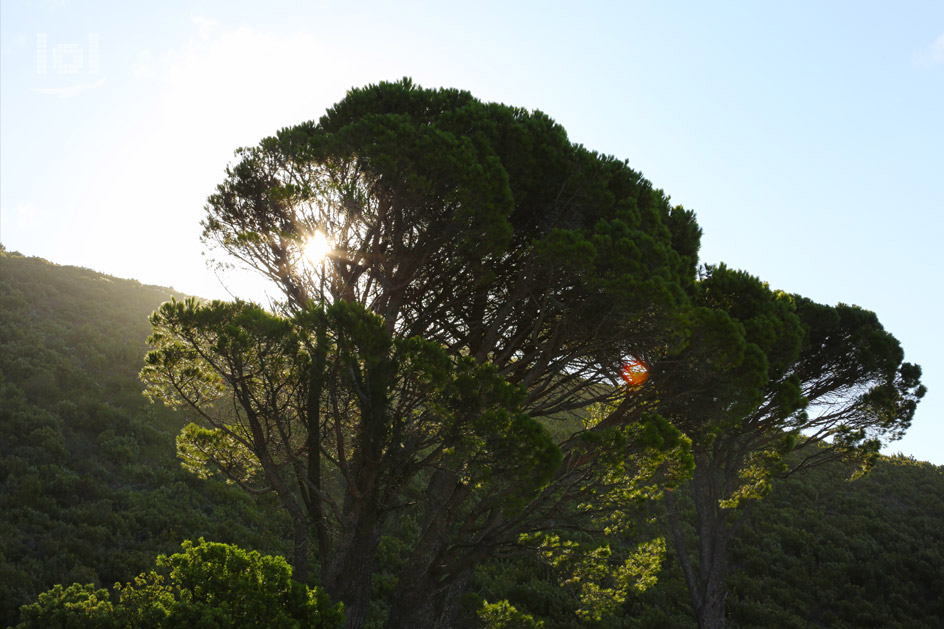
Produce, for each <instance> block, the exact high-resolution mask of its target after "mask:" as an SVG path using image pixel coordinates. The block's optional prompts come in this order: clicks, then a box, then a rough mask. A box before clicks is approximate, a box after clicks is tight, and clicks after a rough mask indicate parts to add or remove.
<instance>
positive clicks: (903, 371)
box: [637, 265, 924, 628]
mask: <svg viewBox="0 0 944 629" xmlns="http://www.w3.org/2000/svg"><path fill="white" fill-rule="evenodd" d="M692 301H693V305H694V306H695V310H694V313H693V323H692V325H691V326H690V328H689V334H690V337H689V339H688V341H687V344H686V345H685V348H684V349H683V350H682V351H680V352H678V353H675V354H673V355H670V356H667V357H666V358H665V359H664V360H661V361H657V362H655V364H654V365H653V374H654V375H653V380H654V386H653V387H652V388H651V389H650V390H649V391H648V392H647V394H648V395H649V396H650V397H649V401H647V400H645V399H643V398H641V397H640V398H639V399H638V400H637V401H638V403H640V404H646V403H651V400H652V399H655V398H658V404H659V410H660V413H662V414H663V415H665V416H666V417H667V418H668V419H670V420H671V421H672V422H673V423H675V425H677V426H678V427H679V428H680V429H681V430H682V431H684V432H685V434H686V435H688V436H689V437H690V438H691V439H692V453H693V456H694V459H695V469H694V474H693V477H692V480H691V484H692V497H693V499H694V502H695V512H696V537H697V541H698V550H697V553H696V554H695V557H694V560H693V557H692V556H691V551H690V550H689V549H688V544H687V543H686V540H685V535H684V531H683V529H682V525H681V521H680V518H679V513H678V505H677V504H675V501H674V500H669V521H670V526H669V528H670V531H671V534H672V538H673V541H674V543H675V546H676V550H677V553H678V556H679V560H680V563H681V565H682V569H683V572H684V573H685V577H686V581H687V583H688V587H689V593H690V596H691V600H692V607H693V609H694V610H695V614H696V617H697V620H698V625H699V627H706V628H714V627H723V626H724V597H725V589H724V578H725V573H726V559H727V543H728V541H729V540H730V538H731V536H732V535H733V533H734V532H735V530H736V528H737V525H738V524H742V523H743V522H745V521H746V513H744V512H745V511H748V510H749V509H750V506H751V505H752V504H753V501H755V500H756V499H759V498H762V497H763V496H764V495H765V494H766V493H767V492H768V491H769V490H770V483H771V481H772V480H773V479H775V478H778V477H784V476H788V475H790V474H793V473H796V472H798V471H801V470H804V469H807V468H810V467H814V466H817V465H822V464H824V463H826V462H829V461H833V460H839V459H841V460H847V461H851V460H854V461H857V462H858V464H859V465H860V469H861V471H865V470H867V469H868V468H869V467H870V466H871V465H872V463H873V462H874V460H875V458H876V456H877V454H878V450H879V447H880V445H881V442H882V440H893V439H896V438H899V437H900V436H901V435H902V434H903V433H904V431H905V429H906V428H907V427H908V425H909V424H910V422H911V419H912V416H913V415H914V411H915V407H916V405H917V402H918V400H920V398H921V397H922V396H923V395H924V387H923V386H922V385H921V384H920V375H921V370H920V368H919V367H917V366H915V365H910V364H908V363H903V362H902V359H903V352H902V350H901V347H900V346H899V344H898V341H897V340H895V338H894V337H893V336H892V335H891V334H889V333H888V332H886V331H885V330H884V329H883V328H882V326H881V324H880V323H879V321H878V318H877V317H876V316H875V314H873V313H871V312H868V311H865V310H862V309H860V308H856V307H853V306H845V305H839V306H836V307H829V306H823V305H819V304H816V303H814V302H812V301H810V300H808V299H805V298H803V297H799V296H796V295H793V296H791V295H787V294H784V293H780V292H773V291H771V290H770V289H769V288H768V287H767V285H766V284H763V283H762V282H760V281H759V280H757V279H756V278H754V277H751V276H750V275H748V274H746V273H744V272H739V271H732V270H729V269H727V268H726V267H724V266H723V265H722V266H720V267H717V268H711V267H709V268H707V269H706V273H705V276H704V277H703V278H702V279H701V281H699V282H698V283H697V285H696V286H695V290H694V293H693V300H692ZM790 453H797V454H794V455H793V456H791V457H790V458H787V455H788V454H790ZM739 511H740V513H739ZM738 515H740V518H739V517H737V516H738Z"/></svg>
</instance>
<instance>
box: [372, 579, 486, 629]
mask: <svg viewBox="0 0 944 629" xmlns="http://www.w3.org/2000/svg"><path fill="white" fill-rule="evenodd" d="M471 578H472V569H471V568H467V569H464V570H463V571H462V573H461V574H459V575H457V576H456V577H455V578H453V579H452V580H451V582H450V583H449V584H448V585H446V586H443V585H442V584H440V583H437V582H436V581H435V580H434V579H431V578H429V575H426V578H420V579H411V580H410V586H409V595H408V596H406V597H402V598H401V597H397V596H394V600H393V606H392V609H391V610H390V616H389V617H388V618H387V624H386V627H387V629H402V628H404V627H409V628H410V629H451V627H453V626H455V622H456V615H457V613H458V611H459V606H458V599H459V595H460V594H462V593H463V592H464V591H465V587H466V585H467V584H468V582H469V579H471ZM405 589H406V588H401V587H400V586H399V585H398V587H397V591H398V592H403V591H405Z"/></svg>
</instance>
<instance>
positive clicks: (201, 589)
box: [19, 538, 344, 629]
mask: <svg viewBox="0 0 944 629" xmlns="http://www.w3.org/2000/svg"><path fill="white" fill-rule="evenodd" d="M182 547H183V552H181V553H175V554H173V555H170V556H167V555H160V556H158V558H157V566H158V569H159V570H160V571H161V572H160V573H158V572H150V573H148V574H143V573H142V574H141V575H139V576H138V577H137V578H135V579H134V581H132V582H129V583H126V584H125V585H123V586H122V585H121V584H115V592H116V596H115V597H112V598H114V599H117V602H116V603H113V602H112V600H111V599H110V598H109V593H108V592H107V591H106V590H103V589H99V590H96V589H94V586H93V585H91V584H89V585H79V584H77V583H76V584H73V585H71V586H69V587H68V588H65V589H63V588H62V586H59V585H57V586H55V587H54V588H53V589H52V590H50V591H49V592H44V593H43V594H40V596H39V599H38V601H37V602H36V603H33V604H31V605H26V606H24V608H23V610H22V615H23V619H24V622H23V623H22V624H20V625H19V627H21V628H22V629H32V628H34V627H35V628H37V629H38V628H40V627H42V628H47V627H102V628H106V627H109V628H110V627H115V628H118V627H154V628H159V627H219V628H220V629H227V628H232V629H236V628H238V627H263V626H264V627H282V628H293V627H294V628H299V627H311V628H313V629H334V628H340V627H342V626H343V624H344V614H343V611H342V606H341V605H340V604H338V605H332V604H331V603H330V601H329V600H328V598H327V596H326V595H325V594H324V593H323V592H322V591H321V589H320V588H317V587H316V588H308V587H306V586H304V585H301V584H299V583H297V582H295V581H293V580H292V569H291V568H290V567H289V565H288V563H287V562H286V561H285V559H283V558H282V557H274V556H268V555H260V554H259V553H258V552H255V551H252V552H247V551H245V550H243V549H241V548H239V547H237V546H232V545H228V544H217V543H211V542H206V541H205V540H203V539H202V538H201V539H200V542H199V544H194V543H193V542H190V541H185V542H184V543H183V545H182ZM165 575H166V576H165Z"/></svg>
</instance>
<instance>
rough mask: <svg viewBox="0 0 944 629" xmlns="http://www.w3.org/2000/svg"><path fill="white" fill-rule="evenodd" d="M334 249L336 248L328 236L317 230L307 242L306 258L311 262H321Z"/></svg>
mask: <svg viewBox="0 0 944 629" xmlns="http://www.w3.org/2000/svg"><path fill="white" fill-rule="evenodd" d="M332 249H334V245H333V244H331V241H330V240H328V237H327V236H325V235H324V234H323V233H321V231H319V230H316V231H315V233H314V234H313V235H312V236H311V238H309V239H308V242H307V243H305V259H307V260H308V262H309V263H311V264H320V263H321V262H322V261H323V260H324V259H325V257H326V256H327V255H328V254H329V253H331V250H332Z"/></svg>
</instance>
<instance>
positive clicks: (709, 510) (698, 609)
mask: <svg viewBox="0 0 944 629" xmlns="http://www.w3.org/2000/svg"><path fill="white" fill-rule="evenodd" d="M705 468H707V464H705V466H704V467H702V468H699V463H698V461H697V460H696V464H695V472H694V476H693V478H692V482H691V487H692V498H693V500H694V502H695V511H696V521H695V531H696V533H697V536H698V559H699V561H698V565H697V567H696V566H695V565H693V563H692V558H691V554H690V553H689V550H688V548H687V545H686V544H685V539H684V535H683V531H682V526H681V521H680V519H679V512H678V504H677V502H676V499H675V496H674V495H672V493H671V492H669V493H668V494H667V506H668V509H669V529H670V533H671V536H672V542H673V545H674V546H675V550H676V554H677V555H678V558H679V563H680V564H681V566H682V572H683V573H684V575H685V582H686V584H687V585H688V593H689V597H690V599H691V603H692V610H693V611H694V614H695V620H696V621H697V623H698V627H699V629H723V627H724V626H725V619H724V600H725V597H726V594H727V593H726V591H725V587H724V577H725V573H726V568H727V541H728V531H727V530H726V526H727V520H728V518H727V513H726V511H725V510H723V509H722V508H721V507H720V506H719V504H718V500H719V496H718V491H717V489H718V488H717V487H715V484H714V479H713V478H711V475H710V472H709V471H707V470H706V469H705Z"/></svg>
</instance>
